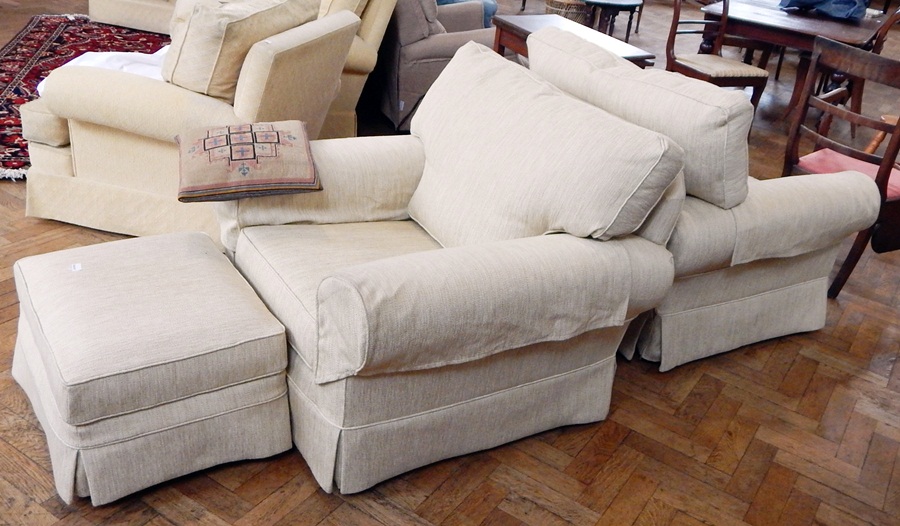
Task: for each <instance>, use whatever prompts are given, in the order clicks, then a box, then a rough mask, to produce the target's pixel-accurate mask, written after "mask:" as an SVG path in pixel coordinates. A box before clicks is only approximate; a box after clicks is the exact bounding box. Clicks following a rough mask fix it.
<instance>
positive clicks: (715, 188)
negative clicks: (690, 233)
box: [528, 28, 753, 208]
mask: <svg viewBox="0 0 900 526" xmlns="http://www.w3.org/2000/svg"><path fill="white" fill-rule="evenodd" d="M587 48H592V50H591V51H586V49H587ZM528 49H529V63H530V67H531V69H532V71H534V72H535V73H537V74H539V75H541V76H542V77H544V78H546V79H547V80H549V81H550V82H552V83H553V84H555V85H556V86H558V87H559V88H561V89H562V90H563V91H566V92H568V93H571V94H572V95H575V96H576V97H578V98H580V99H583V100H585V101H587V102H589V103H591V104H593V105H595V106H597V107H599V108H603V109H604V110H606V111H608V112H610V113H612V114H614V115H618V116H619V117H622V118H623V119H625V120H627V121H629V122H632V123H635V124H637V125H639V126H643V127H646V128H649V129H651V130H655V131H658V132H659V133H662V134H665V135H667V136H669V137H671V138H672V139H673V140H674V141H675V142H677V143H678V144H679V145H680V146H681V147H682V148H684V152H685V157H684V176H685V186H686V189H687V193H688V194H689V195H693V196H694V197H698V198H700V199H703V200H704V201H707V202H709V203H712V204H714V205H716V206H718V207H720V208H732V207H734V206H736V205H738V204H740V203H742V202H743V201H744V199H745V198H746V197H747V177H748V176H749V175H750V168H749V151H748V146H747V134H748V133H749V132H750V124H751V122H752V121H753V106H752V105H751V104H750V101H749V99H748V98H747V96H746V95H744V94H743V93H742V92H740V91H735V90H726V89H722V88H719V87H717V86H714V85H712V84H709V83H708V82H703V81H701V80H697V79H692V78H689V77H685V76H682V75H679V74H676V73H670V72H667V71H662V70H658V69H648V70H643V69H640V68H637V67H633V65H632V64H627V65H623V64H621V62H617V61H615V60H613V59H611V58H608V57H607V58H603V55H612V54H611V53H610V52H608V51H606V50H603V49H601V48H600V47H599V46H596V45H594V44H590V43H588V42H585V41H584V40H583V39H581V38H579V37H578V36H576V35H574V34H572V33H569V32H566V31H561V30H558V29H556V28H548V29H542V30H540V31H536V32H534V33H532V34H531V35H530V36H529V38H528Z"/></svg>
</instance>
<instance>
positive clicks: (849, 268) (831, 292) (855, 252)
mask: <svg viewBox="0 0 900 526" xmlns="http://www.w3.org/2000/svg"><path fill="white" fill-rule="evenodd" d="M871 238H872V228H871V227H870V228H867V229H865V230H863V231H861V232H860V233H859V234H857V235H856V240H854V241H853V246H852V247H850V252H849V253H848V254H847V258H846V259H844V264H843V265H841V268H840V269H839V270H838V273H837V275H836V276H835V277H834V281H832V282H831V286H830V287H828V297H829V298H832V299H833V298H837V297H838V294H840V293H841V289H842V288H844V284H845V283H847V279H848V278H849V277H850V274H851V273H852V272H853V269H854V268H855V267H856V264H857V263H859V258H860V257H862V253H863V251H865V250H866V245H868V244H869V239H871Z"/></svg>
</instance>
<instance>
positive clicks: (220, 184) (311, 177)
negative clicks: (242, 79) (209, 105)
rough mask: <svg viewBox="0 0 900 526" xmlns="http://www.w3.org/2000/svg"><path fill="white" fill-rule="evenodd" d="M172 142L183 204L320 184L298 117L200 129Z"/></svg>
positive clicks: (309, 188)
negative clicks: (176, 151)
mask: <svg viewBox="0 0 900 526" xmlns="http://www.w3.org/2000/svg"><path fill="white" fill-rule="evenodd" d="M178 143H179V157H180V164H181V166H180V169H181V185H180V189H179V192H178V200H179V201H181V202H184V203H187V202H193V201H227V200H231V199H241V198H244V197H258V196H263V195H278V194H290V193H297V192H313V191H317V190H321V189H322V185H321V184H320V183H319V177H318V174H317V173H316V168H315V165H314V164H313V161H312V156H311V154H310V151H309V139H308V138H307V135H306V125H305V124H304V123H303V122H300V121H282V122H270V123H257V124H240V125H234V126H222V127H218V128H211V129H206V128H204V129H199V130H193V131H190V132H188V133H185V134H183V135H180V136H179V137H178Z"/></svg>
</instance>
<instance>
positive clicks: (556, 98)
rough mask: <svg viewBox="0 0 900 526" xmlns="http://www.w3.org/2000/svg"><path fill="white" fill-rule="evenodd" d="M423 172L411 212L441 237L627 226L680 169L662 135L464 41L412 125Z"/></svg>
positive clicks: (633, 225) (618, 231) (590, 232)
mask: <svg viewBox="0 0 900 526" xmlns="http://www.w3.org/2000/svg"><path fill="white" fill-rule="evenodd" d="M411 132H412V134H413V135H417V136H419V137H420V138H421V140H422V143H423V145H424V148H425V170H424V173H423V175H422V179H421V181H420V183H419V186H418V187H417V188H416V191H415V192H414V193H413V196H412V199H411V200H410V205H409V211H410V215H411V216H412V217H413V218H414V219H415V220H416V221H417V222H418V223H419V224H420V225H422V226H423V227H424V228H425V229H426V230H427V231H428V232H429V233H430V234H431V235H432V236H433V237H434V238H435V239H437V240H438V241H439V242H440V243H441V244H442V245H443V246H445V247H449V246H460V245H468V244H472V243H478V242H484V241H497V240H503V239H514V238H520V237H527V236H535V235H541V234H545V233H553V232H566V233H569V234H572V235H575V236H579V237H594V238H597V239H609V238H612V237H616V236H620V235H624V234H628V233H631V232H633V231H634V230H635V229H637V228H638V227H639V226H640V225H641V223H642V222H643V221H644V218H645V217H646V216H647V215H648V213H649V212H650V211H651V209H652V208H653V207H654V205H655V204H656V203H657V201H658V200H659V199H660V196H661V195H662V193H663V192H664V191H665V189H666V188H667V187H668V185H669V183H670V182H671V181H672V180H673V179H674V178H675V176H676V175H677V174H678V172H679V170H680V169H681V167H682V164H683V163H682V157H683V153H682V151H681V148H679V147H678V145H676V144H675V143H674V142H673V141H671V140H670V139H669V138H667V137H665V136H663V135H661V134H659V133H656V132H652V131H650V130H647V129H645V128H641V127H639V126H635V125H633V124H630V123H627V122H625V121H623V120H621V119H619V118H617V117H615V116H613V115H610V114H609V113H607V112H605V111H603V110H600V109H598V108H596V107H594V106H592V105H590V104H586V103H585V102H583V101H580V100H578V99H576V98H574V97H570V96H568V95H566V94H565V93H563V92H561V91H560V90H559V89H558V88H556V87H555V86H553V85H552V84H550V83H549V82H546V81H545V80H543V79H541V78H539V77H538V76H536V75H534V74H533V73H532V72H530V71H528V70H527V69H525V68H523V67H522V66H519V65H518V64H515V63H513V62H510V61H508V60H506V59H504V58H503V57H501V56H500V55H498V54H496V53H494V52H493V51H491V50H490V49H488V48H486V47H484V46H481V45H479V44H476V43H474V42H469V43H468V44H466V45H465V46H463V47H462V48H460V49H459V51H457V53H456V55H455V56H454V58H453V60H451V61H450V63H449V64H448V65H447V67H446V68H445V69H444V71H443V73H441V75H440V76H439V77H438V79H437V80H436V81H435V83H434V84H433V85H432V87H431V88H430V89H429V91H428V94H427V95H426V96H425V98H424V99H423V100H422V103H421V104H420V106H419V109H418V111H417V112H416V114H415V116H414V118H413V121H412V126H411Z"/></svg>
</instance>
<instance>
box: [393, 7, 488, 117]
mask: <svg viewBox="0 0 900 526" xmlns="http://www.w3.org/2000/svg"><path fill="white" fill-rule="evenodd" d="M469 41H475V42H478V43H480V44H483V45H485V46H491V45H493V42H494V29H493V28H485V27H484V26H483V6H482V3H481V2H479V1H477V0H476V1H472V2H460V3H456V4H448V5H443V6H438V5H437V3H436V2H435V0H398V2H397V7H396V9H395V10H394V14H393V16H392V17H391V22H390V24H389V25H388V29H387V34H386V35H385V39H384V43H383V44H382V46H381V51H380V53H381V65H380V66H379V74H380V77H379V78H378V79H377V80H376V82H379V83H381V84H382V85H383V91H382V97H381V109H382V112H384V114H385V115H387V117H388V118H389V119H390V120H391V122H392V123H393V124H394V127H395V128H396V129H397V130H409V126H410V119H412V116H413V114H414V113H415V111H416V108H417V107H418V105H419V102H420V101H421V100H422V97H423V96H425V92H427V91H428V88H430V87H431V84H432V83H433V82H434V80H435V79H436V78H437V77H438V75H440V73H441V71H443V69H444V67H445V66H446V65H447V63H448V62H450V59H451V58H452V57H453V54H454V53H456V50H457V49H459V48H460V46H462V45H463V44H465V43H466V42H469Z"/></svg>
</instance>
